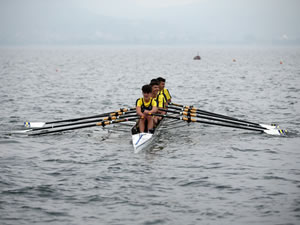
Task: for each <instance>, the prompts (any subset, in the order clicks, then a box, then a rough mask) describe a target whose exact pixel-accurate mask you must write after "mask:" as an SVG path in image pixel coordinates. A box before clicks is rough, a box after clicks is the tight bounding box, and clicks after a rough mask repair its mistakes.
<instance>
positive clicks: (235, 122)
mask: <svg viewBox="0 0 300 225" xmlns="http://www.w3.org/2000/svg"><path fill="white" fill-rule="evenodd" d="M161 110H162V111H165V112H169V113H175V114H181V115H184V116H188V117H197V118H201V119H207V120H213V121H219V122H223V123H230V124H235V125H241V126H246V127H254V128H259V129H266V128H263V127H261V126H256V125H252V124H249V123H245V122H237V121H232V120H228V119H223V118H219V117H213V116H206V115H204V116H203V115H198V114H197V113H190V112H185V111H184V112H178V111H171V110H165V109H161Z"/></svg>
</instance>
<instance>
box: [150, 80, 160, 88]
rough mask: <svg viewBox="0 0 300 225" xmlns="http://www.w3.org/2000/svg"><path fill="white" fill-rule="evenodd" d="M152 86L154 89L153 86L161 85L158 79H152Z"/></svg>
mask: <svg viewBox="0 0 300 225" xmlns="http://www.w3.org/2000/svg"><path fill="white" fill-rule="evenodd" d="M150 85H151V87H152V86H153V85H159V82H158V80H157V79H152V80H151V82H150Z"/></svg>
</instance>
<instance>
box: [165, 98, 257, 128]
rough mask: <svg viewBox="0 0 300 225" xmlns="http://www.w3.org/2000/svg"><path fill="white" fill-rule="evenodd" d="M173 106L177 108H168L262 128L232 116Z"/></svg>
mask: <svg viewBox="0 0 300 225" xmlns="http://www.w3.org/2000/svg"><path fill="white" fill-rule="evenodd" d="M172 104H173V105H175V106H177V107H174V106H168V107H169V108H171V109H175V110H183V111H186V112H192V113H198V114H203V115H207V116H214V117H218V118H223V119H227V120H232V121H237V122H241V123H246V124H252V125H255V126H260V125H259V124H258V123H253V122H250V121H246V120H241V119H237V118H234V117H230V116H225V115H222V114H218V113H213V112H208V111H204V110H200V109H197V108H194V107H192V108H191V107H188V106H183V105H182V106H181V105H178V104H174V103H172ZM178 107H181V108H178Z"/></svg>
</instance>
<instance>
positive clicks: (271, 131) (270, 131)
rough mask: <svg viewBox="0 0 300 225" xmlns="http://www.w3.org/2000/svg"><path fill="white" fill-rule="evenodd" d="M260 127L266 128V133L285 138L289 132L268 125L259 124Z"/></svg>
mask: <svg viewBox="0 0 300 225" xmlns="http://www.w3.org/2000/svg"><path fill="white" fill-rule="evenodd" d="M259 125H260V126H262V127H264V128H266V130H264V132H265V133H266V134H270V135H279V136H285V135H286V134H287V130H283V129H280V128H279V126H277V125H266V124H259Z"/></svg>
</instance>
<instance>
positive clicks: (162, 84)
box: [157, 77, 172, 103]
mask: <svg viewBox="0 0 300 225" xmlns="http://www.w3.org/2000/svg"><path fill="white" fill-rule="evenodd" d="M157 80H158V82H159V91H160V93H162V94H163V95H164V97H165V99H166V102H167V103H170V102H171V98H172V97H171V95H170V92H169V90H168V89H167V88H165V84H166V79H164V78H162V77H158V78H157Z"/></svg>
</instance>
